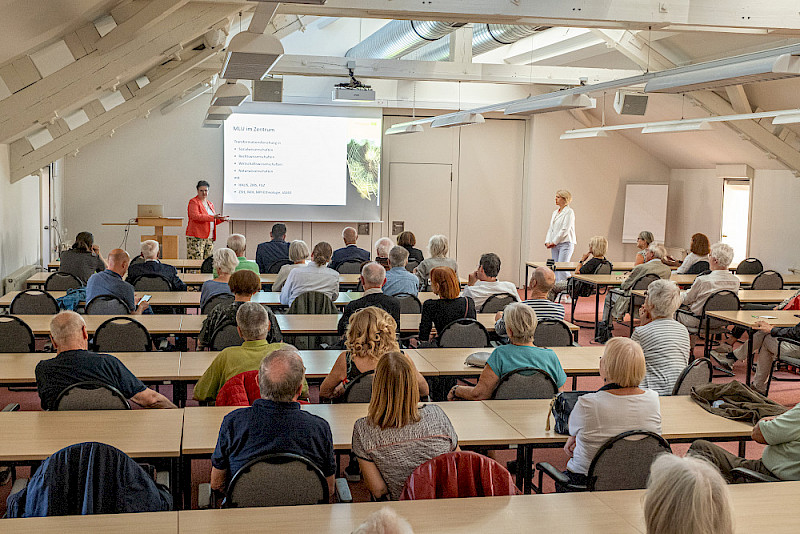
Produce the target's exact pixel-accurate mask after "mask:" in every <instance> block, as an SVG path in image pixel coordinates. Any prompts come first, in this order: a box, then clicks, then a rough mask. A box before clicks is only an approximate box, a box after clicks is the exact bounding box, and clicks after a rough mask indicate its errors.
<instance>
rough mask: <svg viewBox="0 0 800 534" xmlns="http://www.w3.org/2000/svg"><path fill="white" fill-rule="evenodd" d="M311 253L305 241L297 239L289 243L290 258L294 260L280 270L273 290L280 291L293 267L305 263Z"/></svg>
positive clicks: (273, 284)
mask: <svg viewBox="0 0 800 534" xmlns="http://www.w3.org/2000/svg"><path fill="white" fill-rule="evenodd" d="M309 255H310V254H309V252H308V245H306V242H305V241H301V240H300V239H295V240H294V241H292V243H291V245H289V259H290V260H291V261H292V263H290V264H289V265H284V266H283V267H281V270H280V271H278V276H277V277H276V278H275V281H274V282H273V283H272V290H273V291H280V290H281V289H283V284H285V283H286V279H287V278H288V277H289V273H290V272H291V271H292V270H293V269H296V268H297V267H302V266H303V265H305V264H306V261H308V256H309Z"/></svg>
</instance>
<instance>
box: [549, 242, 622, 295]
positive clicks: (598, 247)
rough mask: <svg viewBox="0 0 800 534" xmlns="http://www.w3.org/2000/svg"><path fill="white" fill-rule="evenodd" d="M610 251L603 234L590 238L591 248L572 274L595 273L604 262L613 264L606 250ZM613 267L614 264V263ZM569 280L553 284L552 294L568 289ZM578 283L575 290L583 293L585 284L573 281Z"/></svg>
mask: <svg viewBox="0 0 800 534" xmlns="http://www.w3.org/2000/svg"><path fill="white" fill-rule="evenodd" d="M607 251H608V239H606V238H605V237H603V236H601V235H596V236H594V237H592V238H591V239H590V240H589V250H588V251H587V252H586V253H585V254H584V255H583V256H582V257H581V260H580V261H579V262H578V266H577V267H575V271H573V273H572V274H594V272H595V270H597V268H598V267H600V266H601V265H603V264H604V263H608V264H611V262H610V261H608V260H607V259H606V252H607ZM612 268H613V265H612ZM567 282H568V280H559V281H557V282H556V284H555V285H554V286H553V289H552V290H551V294H552V295H558V294H559V293H561V292H562V291H566V290H567ZM573 283H574V284H577V285H578V286H579V287H576V288H575V292H574V293H577V294H580V293H581V291H580V290H581V289H582V287H580V286H582V285H583V284H582V283H581V282H579V281H578V280H576V281H575V282H573Z"/></svg>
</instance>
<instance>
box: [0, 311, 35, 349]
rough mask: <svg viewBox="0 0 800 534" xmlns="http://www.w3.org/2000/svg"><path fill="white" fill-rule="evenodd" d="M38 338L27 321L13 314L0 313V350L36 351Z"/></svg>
mask: <svg viewBox="0 0 800 534" xmlns="http://www.w3.org/2000/svg"><path fill="white" fill-rule="evenodd" d="M35 350H36V338H34V337H33V331H32V330H31V327H30V326H28V325H27V324H25V321H23V320H22V319H20V318H19V317H14V316H12V315H0V352H34V351H35Z"/></svg>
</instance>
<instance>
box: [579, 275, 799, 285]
mask: <svg viewBox="0 0 800 534" xmlns="http://www.w3.org/2000/svg"><path fill="white" fill-rule="evenodd" d="M756 276H758V275H755V274H737V275H736V277H737V278H738V279H739V282H740V283H741V285H743V286H749V285H751V284H752V283H753V280H754V279H755V277H756ZM573 278H575V279H576V280H582V281H584V282H589V283H592V284H598V285H603V286H619V285H621V284H622V282H623V281H624V280H625V278H627V274H625V275H617V274H576V275H575V276H573ZM695 278H697V275H696V274H675V273H673V274H672V276H671V277H670V280H672V281H673V282H675V283H676V284H678V285H679V286H689V285H692V282H694V279H695ZM783 283H784V284H785V285H796V284H800V275H797V274H785V275H783Z"/></svg>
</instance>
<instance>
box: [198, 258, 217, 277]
mask: <svg viewBox="0 0 800 534" xmlns="http://www.w3.org/2000/svg"><path fill="white" fill-rule="evenodd" d="M200 272H201V273H204V274H211V273H213V272H214V256H209V257H207V258H206V259H204V260H203V263H201V264H200Z"/></svg>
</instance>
